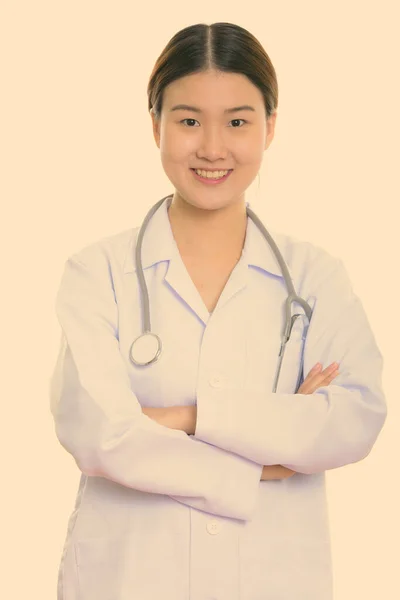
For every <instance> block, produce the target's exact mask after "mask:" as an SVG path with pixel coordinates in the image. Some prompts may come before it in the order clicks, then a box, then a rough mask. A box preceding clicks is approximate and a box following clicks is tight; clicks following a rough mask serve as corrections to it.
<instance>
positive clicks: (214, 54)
mask: <svg viewBox="0 0 400 600" xmlns="http://www.w3.org/2000/svg"><path fill="white" fill-rule="evenodd" d="M209 69H215V70H217V71H223V72H226V73H241V74H242V75H245V76H246V77H247V78H248V79H249V80H250V81H251V82H252V83H253V84H254V85H255V86H257V87H258V89H259V90H260V92H261V93H262V95H263V98H264V104H265V112H266V118H267V119H268V118H269V117H270V116H271V115H272V114H273V112H274V111H275V110H276V108H277V106H278V82H277V78H276V73H275V69H274V67H273V65H272V62H271V60H270V58H269V56H268V54H267V53H266V52H265V50H264V48H263V47H262V45H261V44H260V42H259V41H258V40H257V39H256V38H255V37H254V36H253V35H252V34H251V33H249V32H248V31H247V30H246V29H244V28H243V27H240V26H239V25H234V24H233V23H213V24H212V25H206V24H204V23H199V24H197V25H190V26H189V27H185V28H184V29H181V31H178V32H177V33H176V34H175V35H174V36H173V37H172V38H171V40H170V41H169V42H168V44H167V45H166V47H165V48H164V50H163V51H162V53H161V54H160V56H159V57H158V59H157V61H156V63H155V65H154V68H153V72H152V73H151V76H150V79H149V83H148V86H147V95H148V109H149V111H150V110H151V109H153V113H154V115H155V117H156V118H157V119H159V118H160V116H161V111H162V102H163V92H164V89H165V88H166V87H167V85H169V84H170V83H172V82H173V81H175V80H176V79H180V78H181V77H185V76H186V75H191V74H193V73H200V72H203V71H207V70H209Z"/></svg>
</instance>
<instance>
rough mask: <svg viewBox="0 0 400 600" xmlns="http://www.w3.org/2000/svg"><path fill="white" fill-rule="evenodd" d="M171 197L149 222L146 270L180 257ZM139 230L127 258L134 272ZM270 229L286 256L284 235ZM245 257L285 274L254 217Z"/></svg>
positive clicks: (144, 246) (126, 266)
mask: <svg viewBox="0 0 400 600" xmlns="http://www.w3.org/2000/svg"><path fill="white" fill-rule="evenodd" d="M171 200H172V197H171V196H167V198H166V199H165V201H164V202H163V203H162V204H161V206H160V207H159V208H158V210H157V211H156V212H155V213H154V214H153V216H152V217H151V219H150V221H149V222H148V224H147V228H146V231H145V233H144V236H143V242H142V254H141V257H142V267H143V270H144V269H147V268H148V267H151V266H153V265H155V264H156V263H158V262H160V261H165V260H171V259H172V258H173V257H174V255H175V256H176V253H177V252H179V251H178V247H177V245H176V242H175V238H174V236H173V233H172V229H171V223H170V221H169V217H168V207H169V205H170V203H171ZM246 206H250V205H249V202H246ZM139 229H140V228H139V227H138V228H135V229H134V235H132V237H131V240H130V243H129V247H128V252H127V254H126V257H125V261H124V273H134V272H135V271H136V265H135V244H136V239H137V234H138V232H139ZM268 232H269V233H270V234H271V235H272V237H273V238H274V241H275V243H276V245H277V246H278V248H279V250H280V251H281V252H282V254H283V257H284V258H285V255H284V246H285V240H284V236H282V235H281V234H278V233H276V232H274V231H272V230H271V229H269V228H268ZM242 257H243V258H244V260H245V261H246V262H247V264H248V265H251V266H255V267H259V268H261V269H263V270H264V271H267V272H268V273H272V274H273V275H277V276H278V277H283V275H282V272H281V269H280V266H279V263H278V261H277V259H276V257H275V254H274V252H273V250H272V248H271V247H270V245H269V244H268V242H267V240H266V239H265V238H264V236H263V234H262V233H261V231H260V230H259V229H258V227H257V225H256V224H255V223H254V222H253V220H252V219H251V218H250V217H248V219H247V229H246V238H245V242H244V247H243V251H242Z"/></svg>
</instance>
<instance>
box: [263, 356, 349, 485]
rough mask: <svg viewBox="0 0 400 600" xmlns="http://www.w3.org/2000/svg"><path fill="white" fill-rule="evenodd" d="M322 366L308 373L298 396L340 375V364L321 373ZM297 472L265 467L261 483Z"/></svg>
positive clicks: (273, 466)
mask: <svg viewBox="0 0 400 600" xmlns="http://www.w3.org/2000/svg"><path fill="white" fill-rule="evenodd" d="M321 368H322V365H321V364H318V363H317V364H316V365H314V367H313V368H312V369H311V371H310V372H309V373H308V375H307V377H306V378H305V380H304V381H303V383H302V384H301V386H300V387H299V389H298V390H297V392H296V394H313V393H314V392H315V391H316V390H317V389H318V388H320V387H323V386H324V385H329V384H330V383H331V381H332V380H333V379H334V378H335V377H336V376H337V375H338V373H339V368H338V363H332V364H330V365H329V366H328V367H326V369H324V370H323V371H321ZM295 473H296V471H292V469H288V468H287V467H283V466H282V465H264V466H263V470H262V473H261V479H260V481H265V480H269V479H287V478H288V477H292V475H294V474H295Z"/></svg>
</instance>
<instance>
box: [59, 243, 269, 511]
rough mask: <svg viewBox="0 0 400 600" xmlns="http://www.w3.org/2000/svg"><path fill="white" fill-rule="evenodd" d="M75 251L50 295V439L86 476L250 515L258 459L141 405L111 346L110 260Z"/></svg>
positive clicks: (114, 325)
mask: <svg viewBox="0 0 400 600" xmlns="http://www.w3.org/2000/svg"><path fill="white" fill-rule="evenodd" d="M94 254H95V255H96V253H94ZM98 254H100V253H98ZM92 255H93V253H92V254H90V253H89V256H92ZM86 256H87V254H85V257H86ZM81 258H82V257H81V255H80V254H79V255H76V254H75V255H73V256H71V257H70V258H68V260H67V261H66V264H65V266H64V272H63V275H62V278H61V284H60V287H59V290H58V293H57V296H56V314H57V318H58V321H59V323H60V325H61V330H62V333H61V346H60V351H59V355H58V359H57V361H56V365H55V368H54V371H53V374H52V376H51V380H50V398H51V413H52V415H53V418H54V423H55V432H56V436H57V438H58V440H59V442H60V443H61V445H62V446H63V447H64V448H65V449H66V450H67V451H68V452H69V453H70V454H71V455H72V456H73V458H74V459H75V462H76V464H77V466H78V467H79V469H80V470H81V471H82V472H83V473H84V474H86V475H88V476H96V477H104V478H106V479H109V480H112V481H114V482H116V483H119V484H121V485H123V486H127V487H130V488H135V489H138V490H141V491H144V492H151V493H155V494H166V495H168V496H171V497H172V498H174V499H175V500H177V501H179V502H181V503H183V504H186V505H188V506H192V507H194V508H198V509H200V510H204V511H206V512H210V513H212V514H216V515H221V516H227V517H234V518H238V519H244V520H246V519H249V518H250V517H251V515H252V513H253V510H254V508H255V505H256V501H257V497H258V490H259V483H260V476H261V471H262V466H261V465H260V464H258V463H256V462H254V461H251V460H249V459H246V458H244V457H241V456H238V455H236V454H232V453H230V452H229V451H227V450H223V449H220V448H216V447H215V446H212V445H210V444H208V443H207V442H202V441H200V440H196V439H194V438H193V437H191V436H188V435H187V434H186V433H185V432H183V431H180V430H175V429H170V428H167V427H164V426H163V425H160V424H158V423H157V422H156V421H154V420H152V419H150V417H148V416H147V415H145V414H144V413H143V412H142V408H141V405H140V403H139V401H138V398H137V397H136V395H135V394H134V393H133V391H132V388H131V383H130V379H129V374H128V372H127V368H126V364H125V363H124V361H123V358H122V356H121V353H120V350H119V341H118V307H117V303H116V299H115V293H114V288H113V282H112V276H111V273H110V269H109V265H107V260H106V259H105V257H103V258H102V259H99V258H98V256H97V255H96V259H95V260H94V261H91V262H92V263H93V264H91V266H89V265H88V264H85V263H83V262H82V260H81Z"/></svg>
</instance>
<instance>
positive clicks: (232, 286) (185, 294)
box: [165, 248, 248, 324]
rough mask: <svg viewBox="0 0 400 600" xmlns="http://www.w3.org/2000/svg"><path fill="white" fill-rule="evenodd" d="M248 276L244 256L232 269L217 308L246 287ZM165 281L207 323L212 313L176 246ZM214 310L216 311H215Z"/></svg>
mask: <svg viewBox="0 0 400 600" xmlns="http://www.w3.org/2000/svg"><path fill="white" fill-rule="evenodd" d="M247 277H248V266H247V263H246V261H244V260H243V256H242V257H241V258H240V260H239V262H238V263H237V264H236V265H235V267H234V269H233V270H232V272H231V274H230V277H229V279H228V281H227V282H226V285H225V287H224V289H223V291H222V294H221V296H220V298H219V300H218V303H217V306H216V307H215V311H216V310H220V309H221V308H222V307H223V306H224V305H225V304H226V303H227V302H229V301H230V300H231V299H232V298H233V297H234V296H235V295H236V294H237V293H238V292H239V291H240V290H241V289H243V288H244V287H246V285H247ZM165 281H166V282H167V283H168V284H169V285H170V286H171V287H172V288H173V289H174V291H175V292H176V293H177V294H179V296H180V297H181V298H182V300H183V301H184V302H185V303H186V304H187V305H188V306H189V308H190V309H191V310H193V312H194V313H196V315H197V316H198V317H199V318H200V319H201V320H202V321H203V322H204V323H205V324H206V323H207V321H208V320H209V318H210V313H209V312H208V309H207V307H206V305H205V304H204V302H203V299H202V297H201V295H200V292H199V291H198V290H197V288H196V286H195V284H194V283H193V281H192V279H191V277H190V275H189V272H188V270H187V269H186V266H185V264H184V262H183V260H182V257H181V255H180V253H179V250H178V249H177V248H176V249H175V251H174V254H173V257H172V260H171V261H170V263H169V268H168V271H167V273H166V276H165ZM215 311H214V312H215Z"/></svg>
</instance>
